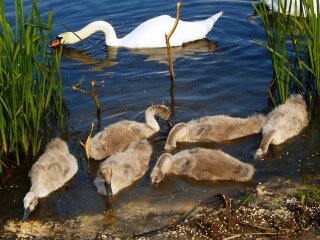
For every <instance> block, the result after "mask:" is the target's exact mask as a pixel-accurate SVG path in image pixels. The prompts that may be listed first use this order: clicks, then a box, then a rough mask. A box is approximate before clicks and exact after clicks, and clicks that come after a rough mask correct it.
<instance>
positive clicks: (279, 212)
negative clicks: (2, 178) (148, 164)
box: [0, 178, 320, 240]
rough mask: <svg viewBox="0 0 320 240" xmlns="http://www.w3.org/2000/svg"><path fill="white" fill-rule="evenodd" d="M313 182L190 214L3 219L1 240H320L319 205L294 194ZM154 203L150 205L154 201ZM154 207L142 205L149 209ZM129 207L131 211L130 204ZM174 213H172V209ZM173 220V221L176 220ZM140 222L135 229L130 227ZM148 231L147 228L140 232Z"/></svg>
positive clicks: (222, 200)
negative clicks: (153, 223) (147, 223)
mask: <svg viewBox="0 0 320 240" xmlns="http://www.w3.org/2000/svg"><path fill="white" fill-rule="evenodd" d="M310 187H312V185H305V184H299V183H297V182H292V181H289V180H285V179H281V178H274V179H272V180H271V181H269V182H267V183H263V184H258V185H257V186H256V187H255V188H254V189H252V190H251V191H249V192H247V193H246V194H244V195H242V196H240V197H239V198H236V199H231V198H229V197H228V196H225V195H222V194H217V195H214V196H212V197H210V198H208V199H207V200H205V201H203V202H201V203H199V205H197V206H194V207H193V208H191V210H189V211H188V212H183V211H182V210H181V209H180V210H178V211H177V212H173V210H172V215H174V216H175V217H174V218H172V216H170V221H166V220H165V219H166V218H168V217H167V216H168V213H166V214H152V212H147V210H146V212H143V210H142V208H141V209H140V210H139V211H132V212H136V213H135V214H133V215H132V216H125V215H124V217H123V219H117V218H115V217H114V216H113V215H112V213H110V212H104V213H102V214H95V215H91V216H78V217H73V218H70V219H66V218H63V219H62V218H60V219H53V220H47V221H42V220H30V221H27V222H21V221H19V220H9V221H3V220H0V225H1V226H2V227H1V228H0V236H1V237H0V238H1V239H36V240H37V239H88V240H89V239H190V238H192V239H224V240H231V239H319V238H320V205H319V204H318V205H316V206H308V205H306V204H302V203H301V202H300V201H298V200H297V199H295V198H294V197H292V194H293V193H294V192H295V191H296V190H297V189H306V188H310ZM150 206H151V204H150ZM150 206H144V207H145V208H146V209H150ZM132 207H133V205H132V206H130V205H128V209H129V208H132ZM169 215H170V213H169ZM141 218H150V219H153V221H158V222H159V228H154V229H149V228H148V227H147V226H145V227H143V226H138V225H139V219H141ZM172 219H173V220H172ZM129 221H136V222H137V225H136V226H137V228H136V229H133V228H132V227H131V228H130V229H129V228H126V224H127V223H126V222H129ZM142 229H144V230H142Z"/></svg>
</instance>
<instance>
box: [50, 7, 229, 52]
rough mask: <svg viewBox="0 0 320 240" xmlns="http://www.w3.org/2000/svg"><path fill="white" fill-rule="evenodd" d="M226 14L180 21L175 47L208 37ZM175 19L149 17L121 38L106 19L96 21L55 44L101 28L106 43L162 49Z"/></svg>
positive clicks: (76, 39)
mask: <svg viewBox="0 0 320 240" xmlns="http://www.w3.org/2000/svg"><path fill="white" fill-rule="evenodd" d="M222 14H223V12H219V13H217V14H215V15H213V16H212V17H210V18H208V19H206V20H203V21H197V22H186V21H182V20H179V23H178V26H177V28H176V30H175V31H174V33H173V35H172V36H171V38H170V45H171V46H181V45H182V44H183V43H186V42H191V41H195V40H198V39H202V38H205V36H206V35H207V33H208V32H210V30H211V29H212V27H213V25H214V23H215V22H216V21H217V20H218V18H219V17H220V16H221V15H222ZM174 22H175V18H172V17H170V16H168V15H162V16H159V17H155V18H152V19H149V20H148V21H146V22H144V23H142V24H140V25H139V26H138V27H137V28H136V29H134V30H133V31H132V32H131V33H129V34H128V35H127V36H125V37H123V38H117V35H116V32H115V30H114V28H113V27H112V26H111V25H110V24H109V23H107V22H105V21H95V22H92V23H89V24H88V25H87V26H85V27H84V28H82V29H81V30H79V31H77V32H65V33H61V34H59V35H58V37H57V38H56V41H55V42H54V43H52V44H51V47H55V46H58V45H60V44H74V43H77V42H79V41H81V40H83V39H85V38H87V37H89V36H90V35H92V34H93V33H95V32H97V31H101V32H103V33H104V34H105V39H106V45H108V46H114V47H127V48H160V47H166V41H165V34H168V33H169V32H170V30H171V28H172V27H173V25H174Z"/></svg>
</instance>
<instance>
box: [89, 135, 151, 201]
mask: <svg viewBox="0 0 320 240" xmlns="http://www.w3.org/2000/svg"><path fill="white" fill-rule="evenodd" d="M151 154H152V146H151V145H150V143H149V142H148V141H147V140H146V139H144V140H140V141H138V142H132V143H131V144H130V145H129V146H128V148H127V149H126V150H125V151H124V152H118V153H115V154H113V155H111V156H110V157H109V158H107V159H106V160H105V161H104V162H102V163H101V164H100V167H99V170H98V173H97V177H96V179H95V180H94V184H95V186H96V187H97V190H98V192H99V193H100V194H102V195H105V196H106V195H109V196H112V195H115V194H117V193H118V192H119V191H120V190H122V189H123V188H125V187H128V186H130V185H131V184H133V183H134V182H135V181H136V180H138V179H139V178H141V177H142V176H143V175H144V174H145V172H146V171H147V170H148V165H149V161H150V157H151ZM105 183H107V184H108V193H107V190H106V187H105ZM110 191H111V192H110Z"/></svg>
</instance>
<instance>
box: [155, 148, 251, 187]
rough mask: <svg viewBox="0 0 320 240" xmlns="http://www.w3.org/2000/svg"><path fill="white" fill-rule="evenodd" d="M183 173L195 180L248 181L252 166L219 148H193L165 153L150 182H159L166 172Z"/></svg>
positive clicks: (157, 164) (158, 162) (159, 160)
mask: <svg viewBox="0 0 320 240" xmlns="http://www.w3.org/2000/svg"><path fill="white" fill-rule="evenodd" d="M170 173H172V174H176V175H184V176H188V177H191V178H194V179H196V180H209V181H215V180H235V181H241V182H242V181H248V180H250V179H251V178H252V176H253V173H254V168H253V166H252V165H250V164H247V163H243V162H241V161H239V160H238V159H236V158H234V157H232V156H230V155H229V154H227V153H224V152H222V151H220V150H212V149H204V148H194V149H187V150H184V151H181V152H178V153H177V154H175V155H171V154H169V153H165V154H163V155H162V156H160V158H159V159H158V161H157V163H156V166H155V167H154V169H153V170H152V173H151V182H152V183H159V182H160V181H162V179H163V178H164V176H165V175H166V174H170Z"/></svg>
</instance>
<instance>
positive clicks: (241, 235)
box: [223, 232, 278, 240]
mask: <svg viewBox="0 0 320 240" xmlns="http://www.w3.org/2000/svg"><path fill="white" fill-rule="evenodd" d="M277 234H278V233H274V232H270V233H239V234H234V235H232V236H230V237H226V238H224V239H223V240H231V239H236V238H240V237H243V236H248V235H252V236H259V235H277Z"/></svg>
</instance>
